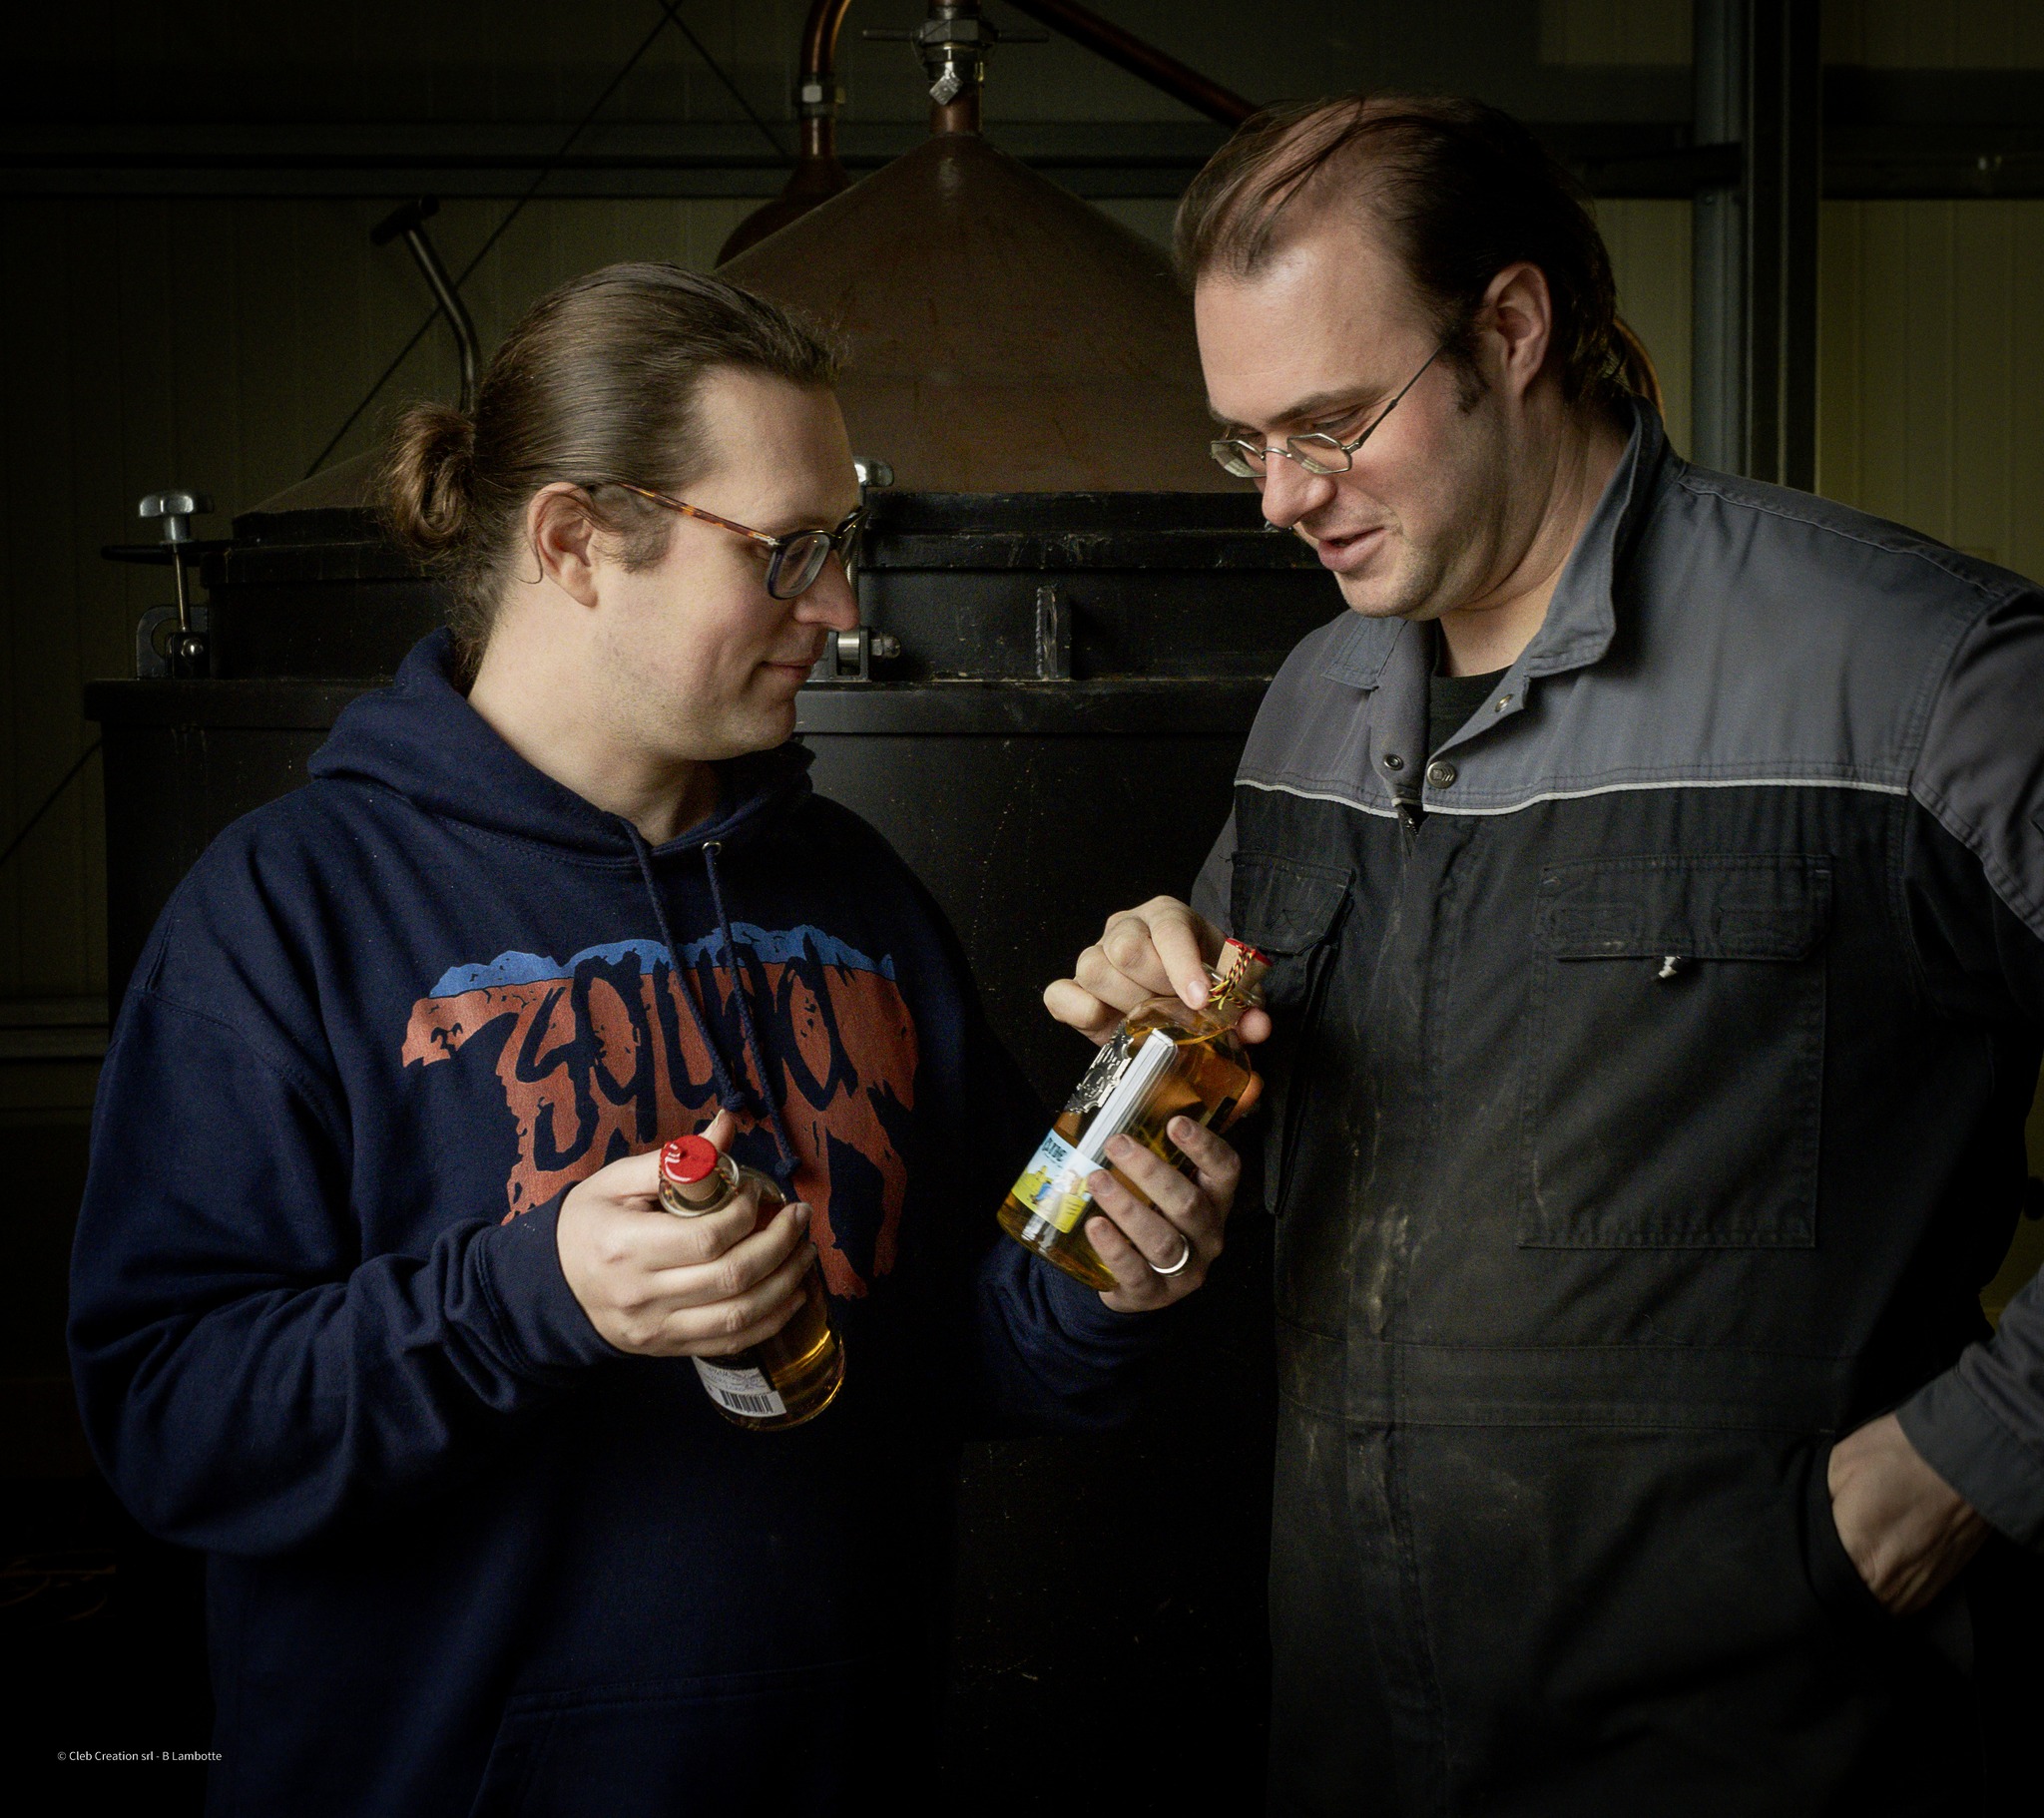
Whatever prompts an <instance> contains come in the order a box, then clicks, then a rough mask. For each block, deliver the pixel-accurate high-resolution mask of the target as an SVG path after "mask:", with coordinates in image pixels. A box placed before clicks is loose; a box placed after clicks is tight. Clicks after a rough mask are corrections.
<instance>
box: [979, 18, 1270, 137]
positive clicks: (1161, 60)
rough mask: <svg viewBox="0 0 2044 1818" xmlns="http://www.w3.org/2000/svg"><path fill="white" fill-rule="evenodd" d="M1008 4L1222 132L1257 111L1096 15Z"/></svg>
mask: <svg viewBox="0 0 2044 1818" xmlns="http://www.w3.org/2000/svg"><path fill="white" fill-rule="evenodd" d="M1008 4H1009V5H1010V6H1012V7H1013V8H1014V9H1015V10H1016V11H1017V12H1018V13H1027V14H1028V15H1029V17H1030V18H1032V19H1034V20H1036V21H1037V22H1038V23H1039V24H1042V25H1047V26H1049V27H1050V28H1051V29H1052V30H1053V31H1059V32H1063V33H1064V35H1065V36H1066V37H1067V38H1069V39H1071V40H1072V42H1073V43H1074V44H1083V45H1084V46H1085V47H1086V48H1087V49H1088V50H1089V51H1092V52H1094V53H1095V54H1096V55H1098V56H1101V57H1105V58H1106V59H1107V60H1108V62H1109V63H1112V64H1114V65H1116V66H1117V67H1118V68H1121V69H1125V70H1127V71H1128V72H1129V74H1130V75H1132V76H1140V77H1142V79H1143V80H1144V81H1145V82H1147V83H1149V84H1150V86H1151V87H1152V88H1157V89H1162V90H1163V91H1164V92H1165V93H1166V94H1167V95H1169V96H1170V97H1171V98H1172V99H1173V100H1174V101H1182V102H1184V103H1185V104H1186V106H1187V107H1189V108H1191V109H1192V110H1193V111H1194V112H1195V113H1197V114H1205V115H1206V116H1207V118H1208V119H1209V120H1218V121H1220V122H1221V124H1222V125H1223V126H1225V127H1237V126H1241V125H1242V123H1243V122H1244V121H1245V120H1247V119H1248V118H1249V117H1250V116H1251V115H1252V114H1254V113H1255V112H1256V111H1257V104H1256V103H1255V102H1254V101H1245V100H1244V99H1243V98H1242V96H1240V95H1238V94H1236V93H1235V92H1234V91H1233V90H1231V89H1225V88H1223V87H1222V86H1221V85H1220V84H1219V83H1218V82H1209V81H1208V80H1207V78H1206V77H1204V76H1202V75H1201V74H1200V72H1199V71H1198V70H1193V69H1188V68H1187V67H1186V66H1185V65H1184V64H1183V63H1181V62H1179V60H1178V59H1177V58H1176V57H1167V56H1166V55H1165V54H1164V53H1163V52H1162V51H1160V50H1159V49H1158V48H1157V47H1156V46H1155V45H1153V44H1146V43H1144V41H1143V40H1142V39H1140V38H1138V37H1136V36H1135V35H1134V34H1133V33H1130V32H1125V31H1123V30H1122V28H1121V27H1120V26H1118V25H1111V24H1109V23H1108V21H1107V20H1105V19H1103V18H1101V16H1100V15H1099V14H1098V13H1095V12H1089V11H1088V10H1087V9H1086V8H1085V7H1083V6H1074V5H1073V4H1072V0H1008Z"/></svg>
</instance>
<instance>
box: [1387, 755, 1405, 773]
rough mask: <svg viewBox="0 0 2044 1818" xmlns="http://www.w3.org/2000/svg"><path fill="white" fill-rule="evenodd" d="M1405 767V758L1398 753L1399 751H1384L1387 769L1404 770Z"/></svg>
mask: <svg viewBox="0 0 2044 1818" xmlns="http://www.w3.org/2000/svg"><path fill="white" fill-rule="evenodd" d="M1404 767H1405V760H1404V758H1402V757H1400V756H1399V755H1398V753H1397V752H1396V751H1386V752H1385V753H1384V768H1385V769H1387V770H1402V769H1404Z"/></svg>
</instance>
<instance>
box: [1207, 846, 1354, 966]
mask: <svg viewBox="0 0 2044 1818" xmlns="http://www.w3.org/2000/svg"><path fill="white" fill-rule="evenodd" d="M1353 875H1354V874H1353V873H1352V872H1350V871H1348V870H1345V869H1337V868H1335V867H1333V866H1329V865H1308V864H1301V863H1300V862H1299V861H1298V860H1297V859H1290V858H1273V857H1270V856H1268V855H1267V854H1264V853H1255V852H1238V853H1237V854H1236V855H1235V885H1234V891H1233V901H1232V903H1231V904H1230V911H1229V912H1230V918H1231V920H1232V922H1233V924H1234V929H1235V932H1236V934H1237V935H1238V936H1240V937H1241V938H1242V939H1243V940H1245V941H1247V942H1248V943H1249V944H1250V945H1251V946H1252V947H1255V948H1257V949H1258V950H1259V951H1260V952H1262V953H1265V954H1268V955H1269V956H1270V957H1271V958H1272V959H1274V960H1275V959H1289V958H1291V957H1292V956H1293V955H1295V954H1300V953H1303V952H1305V951H1306V950H1307V949H1308V948H1310V947H1317V946H1318V945H1319V944H1320V942H1322V941H1323V940H1325V939H1326V938H1327V935H1328V933H1329V931H1330V930H1331V929H1332V928H1333V926H1334V922H1335V918H1336V917H1337V916H1339V915H1340V913H1341V905H1342V904H1343V903H1345V902H1346V901H1347V900H1348V885H1349V880H1350V878H1351V877H1352V876H1353Z"/></svg>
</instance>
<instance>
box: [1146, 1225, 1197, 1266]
mask: <svg viewBox="0 0 2044 1818" xmlns="http://www.w3.org/2000/svg"><path fill="white" fill-rule="evenodd" d="M1178 1240H1179V1242H1180V1243H1182V1244H1184V1245H1185V1248H1184V1249H1182V1250H1180V1251H1179V1253H1178V1260H1177V1261H1176V1262H1174V1263H1173V1264H1172V1265H1171V1267H1170V1268H1168V1269H1160V1268H1159V1267H1158V1266H1157V1265H1156V1263H1154V1262H1153V1263H1151V1265H1150V1273H1151V1274H1153V1275H1182V1274H1184V1273H1185V1267H1186V1264H1187V1263H1189V1262H1191V1261H1192V1259H1193V1240H1192V1239H1191V1238H1190V1237H1188V1236H1187V1235H1186V1234H1185V1232H1184V1231H1180V1232H1179V1234H1178Z"/></svg>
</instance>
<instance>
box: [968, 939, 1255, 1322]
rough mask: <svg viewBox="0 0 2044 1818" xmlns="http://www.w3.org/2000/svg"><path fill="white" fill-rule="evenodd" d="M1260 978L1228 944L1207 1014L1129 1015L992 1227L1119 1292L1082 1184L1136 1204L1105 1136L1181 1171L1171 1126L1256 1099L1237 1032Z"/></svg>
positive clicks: (1232, 1114)
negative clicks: (1098, 1244) (1095, 1235)
mask: <svg viewBox="0 0 2044 1818" xmlns="http://www.w3.org/2000/svg"><path fill="white" fill-rule="evenodd" d="M1269 970H1270V962H1269V961H1268V960H1266V959H1265V958H1264V956H1263V955H1262V954H1260V953H1257V952H1255V951H1253V950H1252V949H1250V948H1248V947H1245V946H1243V945H1242V944H1241V943H1240V942H1238V941H1230V942H1229V943H1228V945H1227V947H1226V948H1225V949H1224V950H1223V953H1222V956H1221V964H1220V965H1219V967H1217V968H1216V970H1215V972H1214V974H1213V981H1214V992H1213V996H1212V997H1210V998H1209V999H1208V1001H1207V1006H1206V1008H1205V1009H1204V1010H1191V1009H1188V1008H1187V1007H1186V1005H1184V1004H1183V1003H1181V1002H1180V1001H1179V1000H1178V999H1177V998H1175V997H1171V998H1152V999H1151V1000H1150V1002H1149V1003H1147V1004H1143V1005H1140V1006H1138V1007H1137V1008H1136V1009H1135V1010H1133V1011H1131V1012H1130V1013H1129V1015H1128V1017H1127V1019H1126V1020H1125V1021H1124V1022H1123V1024H1122V1026H1121V1027H1120V1028H1119V1029H1117V1030H1116V1031H1115V1032H1114V1034H1113V1035H1112V1036H1110V1037H1109V1038H1108V1040H1107V1042H1106V1043H1105V1044H1104V1045H1103V1046H1102V1048H1101V1050H1100V1053H1099V1055H1098V1056H1097V1057H1096V1058H1095V1059H1094V1062H1093V1065H1092V1066H1091V1067H1090V1068H1088V1069H1087V1071H1086V1077H1085V1078H1084V1079H1083V1080H1081V1081H1080V1082H1079V1090H1078V1091H1077V1092H1075V1093H1074V1094H1073V1095H1072V1098H1071V1102H1070V1103H1069V1104H1068V1105H1067V1106H1066V1107H1065V1109H1064V1111H1063V1112H1062V1113H1060V1114H1059V1116H1058V1120H1057V1122H1056V1123H1055V1124H1054V1125H1052V1126H1051V1133H1050V1135H1049V1136H1046V1137H1045V1138H1044V1140H1043V1144H1042V1146H1041V1147H1040V1148H1038V1150H1037V1151H1036V1154H1035V1155H1034V1156H1033V1157H1032V1158H1031V1160H1030V1163H1029V1165H1028V1166H1027V1167H1026V1168H1025V1169H1024V1170H1023V1173H1022V1178H1021V1179H1019V1180H1018V1181H1016V1182H1015V1184H1014V1186H1013V1187H1012V1188H1011V1189H1010V1190H1009V1193H1008V1197H1007V1199H1006V1200H1005V1201H1004V1202H1003V1203H1002V1206H1001V1209H1000V1213H999V1217H1000V1221H1001V1229H1002V1230H1004V1231H1006V1232H1007V1233H1008V1235H1009V1236H1010V1237H1012V1238H1014V1239H1015V1241H1016V1242H1017V1243H1019V1244H1021V1245H1022V1246H1023V1247H1024V1248H1025V1249H1031V1250H1034V1251H1035V1252H1036V1253H1037V1254H1038V1255H1039V1256H1041V1257H1043V1258H1044V1259H1045V1260H1046V1261H1049V1262H1054V1263H1056V1264H1057V1266H1058V1267H1059V1268H1061V1269H1063V1270H1064V1271H1065V1273H1066V1274H1068V1275H1073V1276H1076V1277H1077V1278H1078V1279H1079V1280H1081V1281H1083V1282H1084V1283H1085V1284H1086V1285H1087V1286H1088V1287H1089V1288H1099V1289H1100V1290H1102V1291H1103V1292H1106V1291H1107V1290H1109V1289H1112V1288H1114V1287H1116V1286H1117V1285H1119V1284H1118V1283H1117V1282H1116V1281H1115V1278H1114V1274H1113V1271H1112V1270H1110V1269H1109V1268H1108V1266H1107V1264H1106V1263H1104V1262H1103V1261H1101V1259H1100V1253H1099V1252H1098V1251H1097V1250H1095V1249H1094V1247H1093V1245H1092V1244H1091V1243H1089V1242H1088V1241H1087V1239H1086V1229H1085V1226H1086V1220H1087V1218H1088V1217H1089V1216H1090V1215H1091V1214H1092V1211H1093V1195H1092V1193H1091V1192H1090V1191H1089V1190H1088V1189H1087V1187H1086V1179H1087V1176H1088V1175H1090V1174H1092V1173H1093V1172H1094V1171H1095V1170H1097V1169H1101V1168H1105V1169H1106V1170H1107V1171H1108V1172H1109V1173H1110V1174H1112V1175H1113V1176H1114V1177H1115V1178H1116V1179H1117V1180H1119V1181H1120V1182H1121V1183H1122V1185H1124V1186H1125V1187H1127V1188H1128V1189H1129V1190H1130V1191H1131V1192H1134V1193H1135V1194H1136V1195H1137V1197H1138V1198H1141V1197H1142V1196H1143V1195H1142V1192H1141V1189H1139V1188H1138V1187H1137V1186H1136V1184H1135V1182H1134V1181H1133V1180H1131V1179H1130V1178H1129V1177H1128V1176H1127V1175H1126V1174H1125V1173H1123V1172H1122V1170H1121V1169H1120V1168H1118V1167H1116V1166H1115V1165H1114V1164H1113V1163H1112V1162H1110V1161H1108V1160H1107V1159H1106V1157H1105V1156H1104V1154H1103V1153H1102V1152H1101V1151H1102V1150H1103V1149H1104V1148H1105V1147H1106V1145H1107V1142H1108V1139H1109V1138H1110V1137H1112V1136H1117V1135H1120V1136H1130V1137H1133V1138H1134V1139H1135V1140H1136V1141H1138V1142H1140V1143H1142V1144H1143V1146H1144V1147H1146V1148H1148V1149H1150V1150H1151V1151H1152V1152H1153V1153H1155V1154H1158V1155H1161V1156H1163V1158H1164V1159H1165V1160H1167V1161H1169V1162H1170V1163H1171V1164H1172V1166H1174V1167H1176V1168H1177V1169H1179V1171H1180V1172H1181V1173H1185V1174H1188V1175H1190V1174H1191V1173H1192V1172H1193V1171H1194V1169H1193V1163H1192V1162H1191V1161H1190V1160H1189V1159H1188V1158H1187V1157H1186V1155H1185V1154H1184V1153H1183V1152H1182V1151H1181V1150H1180V1148H1179V1146H1178V1144H1177V1143H1175V1142H1173V1141H1172V1140H1171V1138H1170V1137H1169V1136H1166V1135H1165V1134H1164V1132H1165V1127H1166V1126H1167V1125H1169V1124H1170V1122H1171V1121H1172V1119H1174V1118H1181V1117H1183V1118H1190V1119H1191V1120H1192V1121H1193V1122H1194V1123H1195V1124H1200V1125H1204V1126H1205V1127H1206V1128H1208V1129H1209V1130H1226V1129H1227V1128H1228V1127H1229V1126H1230V1125H1231V1124H1233V1123H1234V1122H1235V1120H1236V1119H1237V1118H1239V1117H1240V1116H1241V1115H1242V1114H1243V1113H1244V1112H1246V1111H1248V1110H1249V1109H1250V1107H1251V1106H1252V1105H1254V1104H1255V1103H1256V1100H1257V1095H1258V1094H1259V1093H1260V1092H1261V1091H1262V1090H1263V1082H1262V1081H1261V1080H1259V1079H1258V1078H1257V1076H1256V1075H1255V1073H1253V1072H1252V1071H1251V1069H1250V1064H1249V1054H1248V1051H1247V1050H1246V1049H1245V1048H1244V1046H1243V1043H1242V1038H1241V1037H1240V1036H1238V1035H1237V1034H1236V1033H1235V1025H1236V1021H1237V1019H1238V1018H1240V1017H1241V1015H1242V1013H1243V1012H1244V1011H1245V1010H1247V1009H1248V1008H1249V1007H1250V1006H1251V1005H1252V1004H1254V1003H1255V1002H1256V1001H1257V1000H1256V989H1257V984H1258V981H1259V980H1261V979H1262V978H1263V976H1264V974H1265V973H1266V972H1268V971H1269Z"/></svg>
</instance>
